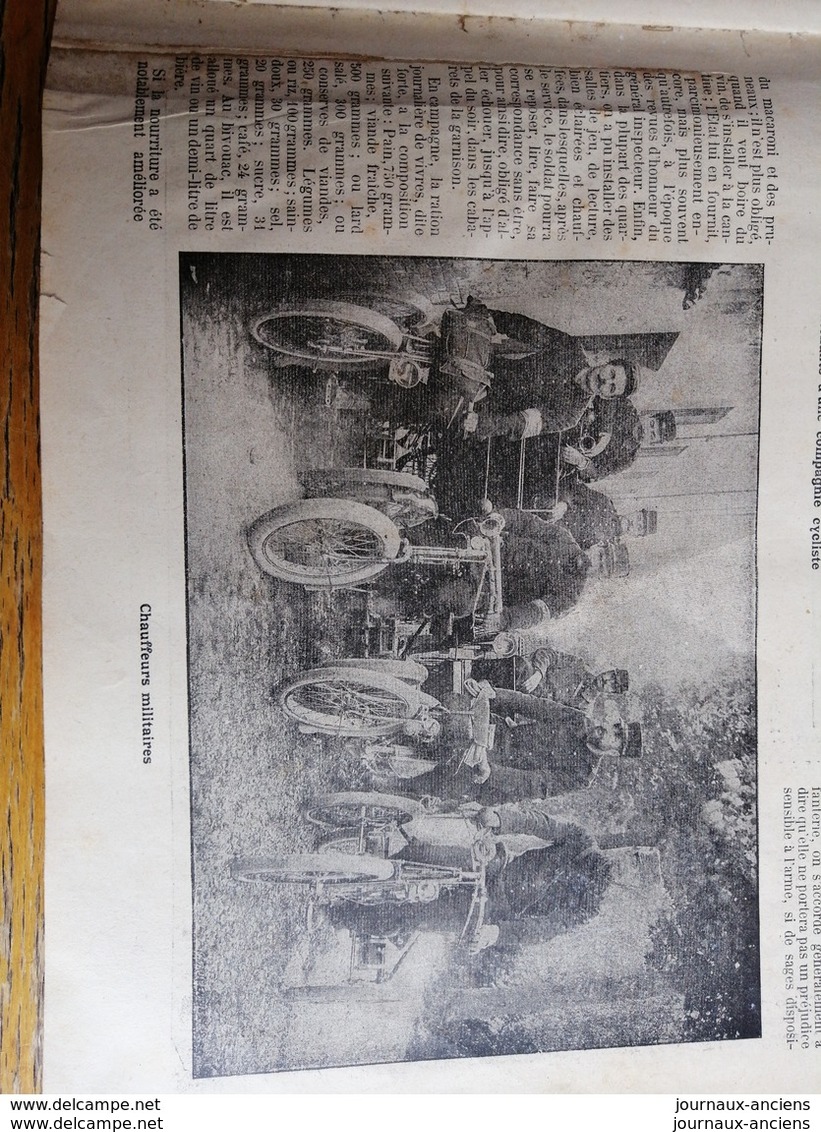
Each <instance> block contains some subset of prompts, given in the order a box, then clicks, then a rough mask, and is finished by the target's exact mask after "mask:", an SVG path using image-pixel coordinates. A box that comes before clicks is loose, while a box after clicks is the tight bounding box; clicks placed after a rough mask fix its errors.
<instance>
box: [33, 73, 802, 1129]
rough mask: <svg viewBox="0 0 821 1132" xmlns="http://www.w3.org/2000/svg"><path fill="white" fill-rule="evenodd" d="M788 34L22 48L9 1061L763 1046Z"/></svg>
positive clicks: (155, 1085) (789, 1109) (784, 796)
mask: <svg viewBox="0 0 821 1132" xmlns="http://www.w3.org/2000/svg"><path fill="white" fill-rule="evenodd" d="M818 78H819V76H818V75H817V74H816V75H804V76H802V75H800V74H798V75H794V76H792V77H789V78H788V77H785V76H784V74H783V73H769V72H768V70H767V67H766V58H765V57H763V56H762V57H761V58H760V59H757V58H753V59H751V60H750V61H749V66H748V68H747V69H746V70H744V71H739V72H737V73H724V72H721V73H709V74H701V73H698V71H696V70H694V71H692V72H678V71H658V70H652V71H649V70H646V71H642V70H635V71H629V70H619V69H614V68H606V67H597V68H571V67H567V68H562V67H547V66H535V65H521V66H513V65H506V66H495V65H492V64H490V63H476V64H447V63H429V64H421V63H420V64H409V63H408V64H405V63H382V62H378V61H373V60H368V61H355V60H351V59H339V58H336V59H334V58H324V59H322V58H315V59H314V58H311V59H308V58H289V57H282V58H277V57H272V56H267V55H260V56H251V57H248V56H234V55H225V56H224V55H220V54H213V55H180V56H167V57H166V56H151V55H147V54H146V55H139V54H133V55H127V56H126V55H123V56H120V57H119V58H116V59H113V58H109V57H108V56H105V55H96V56H94V55H87V56H83V55H78V54H77V53H73V52H65V53H61V52H58V53H57V55H56V58H55V59H54V61H53V69H52V78H51V87H52V89H51V91H50V93H49V94H48V96H47V112H46V217H45V228H44V236H43V248H44V254H45V262H44V284H45V292H46V293H45V295H44V298H43V324H44V341H43V355H44V357H43V368H44V378H43V385H44V388H43V400H42V420H43V466H44V482H45V530H46V550H47V570H46V610H45V614H46V629H47V640H46V670H45V687H46V706H47V747H48V815H49V816H48V862H47V869H48V872H47V882H48V909H49V912H48V931H47V949H48V950H47V999H46V1010H47V1029H46V1042H47V1044H46V1052H45V1073H46V1089H47V1091H50V1092H60V1091H83V1090H84V1091H105V1090H112V1089H113V1090H119V1091H132V1090H133V1091H148V1090H151V1091H155V1090H160V1091H167V1092H174V1091H199V1092H214V1091H226V1092H236V1091H242V1090H249V1091H254V1090H257V1091H259V1090H263V1091H268V1092H275V1091H290V1092H294V1091H323V1090H324V1091H345V1090H350V1091H360V1090H368V1091H393V1090H396V1091H438V1090H442V1089H448V1090H454V1091H459V1090H464V1091H481V1092H488V1091H539V1092H549V1091H575V1092H585V1091H602V1092H613V1091H618V1092H624V1091H635V1092H665V1091H676V1092H699V1093H707V1092H716V1093H721V1092H727V1091H732V1092H734V1093H739V1092H755V1093H762V1092H764V1093H779V1094H781V1095H782V1097H783V1096H784V1095H789V1094H795V1093H807V1092H812V1091H813V1090H814V1078H813V1074H812V1070H813V1068H815V1067H817V1064H818V1049H819V1047H821V768H819V764H818V734H819V732H818V727H819V709H818V705H817V691H816V686H817V672H818V669H817V663H818V624H817V614H816V606H817V594H818V587H819V584H821V364H820V363H819V323H820V321H821V273H819V270H818V267H817V248H818V246H819V240H820V239H821V233H820V232H819V220H818V211H817V169H816V163H815V161H814V154H815V152H816V151H817V148H818V144H817V143H818V125H817V123H818V120H819V115H818V110H819V105H818V103H819V85H818ZM501 1055H519V1056H516V1057H513V1058H511V1057H509V1056H507V1057H506V1058H505V1060H504V1061H503V1062H501V1061H499V1060H497V1059H498V1058H499V1057H500V1056H501ZM522 1055H531V1056H529V1057H525V1056H522ZM799 1103H800V1102H794V1103H793V1102H790V1101H789V1100H786V1101H784V1100H783V1099H782V1100H781V1101H779V1105H780V1107H779V1111H778V1113H776V1114H775V1118H777V1119H778V1120H779V1121H781V1123H780V1124H779V1125H778V1127H779V1128H787V1127H807V1126H808V1125H807V1124H806V1123H804V1124H802V1119H803V1118H802V1117H801V1114H800V1112H798V1111H797V1107H798V1105H799ZM765 1115H766V1114H765ZM805 1116H806V1114H805ZM767 1118H768V1119H771V1118H773V1114H772V1113H771V1112H770V1113H769V1116H768V1117H767ZM756 1126H758V1125H756ZM767 1126H768V1127H772V1126H773V1125H767ZM750 1127H753V1125H750Z"/></svg>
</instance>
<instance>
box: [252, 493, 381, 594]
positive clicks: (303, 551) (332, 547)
mask: <svg viewBox="0 0 821 1132" xmlns="http://www.w3.org/2000/svg"><path fill="white" fill-rule="evenodd" d="M401 545H402V539H401V537H400V534H399V530H398V528H397V526H396V524H395V523H394V522H392V521H391V520H390V519H389V518H388V517H387V516H386V515H383V514H382V513H381V512H380V511H377V510H376V508H375V507H369V506H368V505H367V504H365V503H357V502H354V501H352V500H347V499H302V500H300V501H299V502H298V503H289V504H286V505H285V506H284V507H275V508H274V510H273V511H268V512H267V513H266V514H265V515H261V516H260V517H259V519H257V520H256V522H255V523H253V524H252V525H251V527H250V528H249V531H248V546H249V549H250V551H251V554H252V555H253V557H254V561H255V562H256V563H257V565H258V566H259V568H260V569H261V570H263V571H264V572H265V573H266V574H272V575H273V576H274V577H275V578H280V579H282V580H283V581H285V582H294V583H296V584H298V585H304V586H329V587H335V586H336V587H344V586H355V585H358V584H359V583H360V582H366V581H368V580H369V579H370V578H375V577H376V575H377V574H381V573H382V571H383V570H384V569H385V568H386V567H387V566H388V564H389V563H390V562H391V561H392V560H393V559H394V558H396V557H397V555H398V554H399V551H400V548H401Z"/></svg>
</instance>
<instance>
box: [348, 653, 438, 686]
mask: <svg viewBox="0 0 821 1132" xmlns="http://www.w3.org/2000/svg"><path fill="white" fill-rule="evenodd" d="M334 667H336V668H365V669H368V670H369V671H371V672H384V673H386V674H387V675H388V676H395V677H396V678H397V679H398V680H404V681H405V682H406V683H408V684H416V686H417V687H419V686H420V685H421V684H424V683H425V681H426V680H427V678H428V676H429V673H428V670H427V668H425V666H424V665H423V664H417V663H416V661H415V660H393V659H391V658H390V657H381V656H374V657H362V658H353V657H345V658H344V659H342V660H335V661H334Z"/></svg>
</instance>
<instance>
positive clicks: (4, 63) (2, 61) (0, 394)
mask: <svg viewBox="0 0 821 1132" xmlns="http://www.w3.org/2000/svg"><path fill="white" fill-rule="evenodd" d="M54 4H55V0H0V138H2V141H1V142H0V226H2V228H3V238H2V240H0V280H2V303H3V310H2V314H1V315H0V363H1V364H2V381H1V382H0V398H2V424H3V444H4V448H3V467H2V470H0V476H2V504H0V522H2V536H3V537H2V546H1V548H0V554H1V555H2V572H1V574H2V578H1V579H0V584H1V585H2V589H1V590H0V616H2V628H1V629H0V734H2V773H3V786H4V795H5V797H4V806H5V814H4V816H3V817H2V820H0V825H2V829H0V877H1V878H2V886H3V887H2V907H0V916H2V934H0V1091H2V1092H4V1093H10V1092H22V1093H28V1092H37V1091H39V1090H40V1089H41V1088H42V1007H43V845H44V823H43V813H44V773H43V716H42V681H41V628H42V618H41V609H40V598H41V562H42V537H41V504H40V465H39V459H40V453H39V427H38V389H39V385H38V373H37V294H38V260H39V250H40V174H41V154H40V113H41V92H42V87H43V80H44V76H45V64H46V57H47V52H48V43H49V38H50V34H51V26H52V21H53V16H54Z"/></svg>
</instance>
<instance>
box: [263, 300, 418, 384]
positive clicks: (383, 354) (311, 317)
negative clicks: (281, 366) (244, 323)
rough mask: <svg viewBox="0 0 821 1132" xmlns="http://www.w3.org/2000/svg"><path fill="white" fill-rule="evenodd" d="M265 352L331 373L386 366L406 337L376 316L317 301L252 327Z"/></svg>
mask: <svg viewBox="0 0 821 1132" xmlns="http://www.w3.org/2000/svg"><path fill="white" fill-rule="evenodd" d="M251 333H252V335H253V336H254V338H255V339H256V340H257V342H259V343H260V344H261V345H262V346H266V347H267V348H268V349H269V350H273V351H274V353H276V354H278V355H279V356H280V357H281V358H283V359H286V360H288V361H291V362H293V364H295V365H306V366H310V367H311V368H312V369H320V370H326V371H329V372H332V373H337V372H340V371H350V370H370V369H378V368H380V367H382V366H385V365H386V364H387V363H388V362H389V361H390V358H391V357H392V356H393V355H394V354H395V353H396V352H397V351H398V350H399V348H400V346H401V345H402V331H401V330H400V329H399V327H398V326H397V325H396V323H395V322H394V321H393V320H392V319H390V318H387V317H386V316H385V315H383V314H379V313H378V312H377V311H372V310H368V308H367V307H360V306H357V305H356V304H354V303H340V302H335V301H326V300H321V299H315V300H313V301H309V302H307V303H306V304H305V306H303V307H300V306H296V305H290V304H285V305H283V306H280V307H277V308H275V309H274V310H273V311H271V312H270V313H269V314H266V315H263V317H262V318H260V319H258V320H257V321H256V322H255V323H254V324H253V326H252V327H251Z"/></svg>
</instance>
